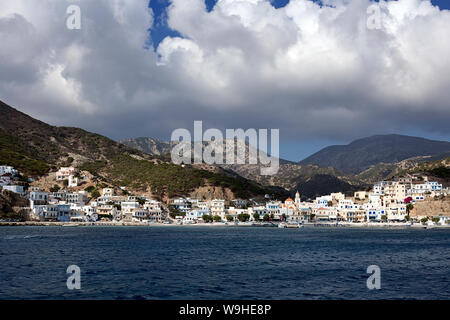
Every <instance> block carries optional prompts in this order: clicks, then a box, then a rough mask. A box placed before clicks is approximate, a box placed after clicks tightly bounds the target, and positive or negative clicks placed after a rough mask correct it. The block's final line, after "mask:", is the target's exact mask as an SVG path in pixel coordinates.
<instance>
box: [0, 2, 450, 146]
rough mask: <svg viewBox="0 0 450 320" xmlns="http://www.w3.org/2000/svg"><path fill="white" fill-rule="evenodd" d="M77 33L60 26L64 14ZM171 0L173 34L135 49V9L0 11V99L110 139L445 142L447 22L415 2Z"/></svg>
mask: <svg viewBox="0 0 450 320" xmlns="http://www.w3.org/2000/svg"><path fill="white" fill-rule="evenodd" d="M72 3H73V4H77V5H79V6H80V8H81V13H82V28H81V30H68V29H67V28H66V27H65V19H66V18H67V14H66V8H67V7H68V5H69V4H72ZM323 3H324V5H322V6H321V5H319V4H317V3H315V2H312V1H306V0H291V1H290V3H289V4H288V5H286V6H285V7H282V8H279V9H275V8H274V7H273V6H272V5H271V4H270V2H269V1H264V0H246V1H244V0H219V1H218V3H217V4H216V5H215V7H214V8H213V10H211V11H210V12H207V10H206V6H205V3H204V1H201V0H190V1H185V0H173V1H172V2H171V5H170V7H169V8H168V10H167V23H168V25H169V27H170V28H172V29H173V30H176V31H177V32H178V34H180V35H181V37H167V38H165V39H164V40H163V41H162V42H161V43H160V44H159V45H158V47H157V48H156V52H154V51H153V50H152V49H148V47H150V48H151V46H148V41H149V40H148V37H149V32H148V29H149V28H151V26H152V23H153V19H154V17H153V14H152V12H151V10H149V9H148V2H147V1H144V0H134V1H123V0H114V1H111V0H98V1H88V0H79V1H57V0H43V1H35V0H17V1H14V2H12V1H8V2H7V1H3V2H1V3H0V41H1V43H2V49H1V50H0V99H2V100H5V101H6V102H9V103H11V104H14V105H16V106H18V107H20V108H21V109H22V110H23V111H25V112H28V113H30V114H32V115H33V116H36V117H38V118H39V119H42V120H44V121H49V122H51V123H54V124H62V125H76V126H80V127H83V128H86V129H89V130H93V131H96V132H100V133H103V134H106V135H108V136H110V137H113V138H116V139H121V138H127V137H135V136H154V137H169V136H170V133H171V132H172V130H174V129H176V128H180V127H184V128H191V127H192V124H193V121H194V120H203V121H204V124H205V125H207V126H210V127H217V128H221V129H222V128H238V127H242V128H245V129H246V128H280V134H281V138H282V139H283V138H284V139H299V140H301V139H305V140H306V139H312V138H321V139H351V138H357V137H361V136H367V135H370V134H373V133H388V132H406V131H409V132H410V131H411V130H413V131H414V130H417V131H421V132H429V133H430V134H431V133H438V134H440V135H444V136H450V126H448V122H449V120H450V105H449V101H450V90H448V88H449V87H450V59H448V57H449V56H450V42H449V41H448V39H450V12H449V11H445V10H439V9H438V8H437V7H433V6H432V5H431V3H430V2H429V1H419V0H399V1H388V2H383V1H381V2H380V10H381V11H380V12H381V18H382V19H381V28H380V29H373V30H371V29H368V28H367V19H368V17H369V14H368V13H367V8H368V7H369V6H370V5H371V4H372V3H371V2H369V1H366V0H361V1H343V0H342V1H341V0H329V1H323Z"/></svg>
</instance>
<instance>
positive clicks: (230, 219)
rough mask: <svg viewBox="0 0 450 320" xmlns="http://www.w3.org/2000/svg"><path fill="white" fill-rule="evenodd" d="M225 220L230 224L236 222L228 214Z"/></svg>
mask: <svg viewBox="0 0 450 320" xmlns="http://www.w3.org/2000/svg"><path fill="white" fill-rule="evenodd" d="M225 218H226V219H227V221H228V222H232V221H233V220H234V218H233V216H232V215H229V214H227V215H226V217H225Z"/></svg>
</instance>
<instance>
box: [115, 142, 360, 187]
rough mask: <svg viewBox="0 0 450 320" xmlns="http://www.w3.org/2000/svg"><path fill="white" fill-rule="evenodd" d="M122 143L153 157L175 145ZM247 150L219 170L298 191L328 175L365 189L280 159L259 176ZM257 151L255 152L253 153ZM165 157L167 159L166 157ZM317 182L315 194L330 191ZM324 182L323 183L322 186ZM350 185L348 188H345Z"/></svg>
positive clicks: (337, 175)
mask: <svg viewBox="0 0 450 320" xmlns="http://www.w3.org/2000/svg"><path fill="white" fill-rule="evenodd" d="M121 143H123V144H125V145H126V146H128V147H132V148H137V149H138V150H141V151H143V152H146V153H149V154H152V155H163V156H164V155H166V156H167V154H168V153H170V151H171V148H172V147H173V145H174V143H172V142H166V141H160V140H156V139H153V138H137V139H128V140H124V141H121ZM210 143H211V142H204V143H203V144H204V146H205V147H206V146H208V145H209V144H210ZM226 143H227V140H223V145H224V150H225V146H226ZM250 150H253V151H255V148H254V147H252V146H250V145H249V144H248V143H247V142H246V143H245V150H244V154H245V162H246V164H221V165H217V167H218V168H220V169H223V170H225V171H227V172H232V173H235V174H237V175H239V176H242V177H244V178H246V179H248V180H253V181H256V182H258V183H260V184H261V185H264V186H271V187H274V186H278V187H281V188H284V189H287V190H297V188H298V186H299V184H301V183H304V182H307V181H310V179H311V178H313V177H315V176H316V175H327V176H332V177H334V179H333V183H334V184H335V185H342V186H346V187H345V188H344V190H347V189H349V188H351V189H353V188H355V189H357V188H364V187H365V183H363V182H361V181H359V180H358V179H356V178H354V177H351V176H346V175H342V174H341V173H340V172H339V171H338V170H336V169H334V168H332V167H323V168H322V167H319V166H317V165H312V164H311V165H302V164H299V163H295V162H292V161H288V160H284V159H279V170H278V172H277V173H276V174H275V175H270V176H265V175H261V168H262V167H263V165H261V164H248V162H249V161H248V159H249V152H250ZM256 151H257V150H256ZM237 154H238V150H237V148H236V149H235V157H237ZM167 157H168V156H167ZM313 180H314V181H316V182H315V183H314V188H315V189H314V190H312V191H311V192H315V193H318V194H324V192H326V190H329V182H330V181H328V180H324V179H321V178H320V177H319V178H317V179H313ZM321 181H323V184H321ZM348 185H351V187H347V186H348Z"/></svg>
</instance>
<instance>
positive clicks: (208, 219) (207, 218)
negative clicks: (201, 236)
mask: <svg viewBox="0 0 450 320" xmlns="http://www.w3.org/2000/svg"><path fill="white" fill-rule="evenodd" d="M202 219H203V221H204V222H211V221H212V217H211V216H210V215H208V214H204V215H203V216H202Z"/></svg>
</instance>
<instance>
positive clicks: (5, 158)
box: [0, 129, 50, 176]
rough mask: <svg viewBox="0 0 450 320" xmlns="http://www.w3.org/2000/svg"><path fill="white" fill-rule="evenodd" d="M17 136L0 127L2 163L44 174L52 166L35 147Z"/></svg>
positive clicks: (21, 169)
mask: <svg viewBox="0 0 450 320" xmlns="http://www.w3.org/2000/svg"><path fill="white" fill-rule="evenodd" d="M25 146H26V144H25V143H23V142H22V141H21V140H20V139H18V138H17V137H14V136H12V135H9V134H6V133H5V132H3V131H2V130H1V129H0V163H1V164H5V165H10V166H13V167H15V168H17V169H19V170H20V171H21V172H23V173H25V174H27V175H31V176H39V175H44V174H46V173H47V172H48V171H49V170H50V166H49V165H48V164H47V163H46V162H45V161H44V160H43V159H40V157H39V155H38V152H37V151H36V150H35V149H34V148H28V147H25Z"/></svg>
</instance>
